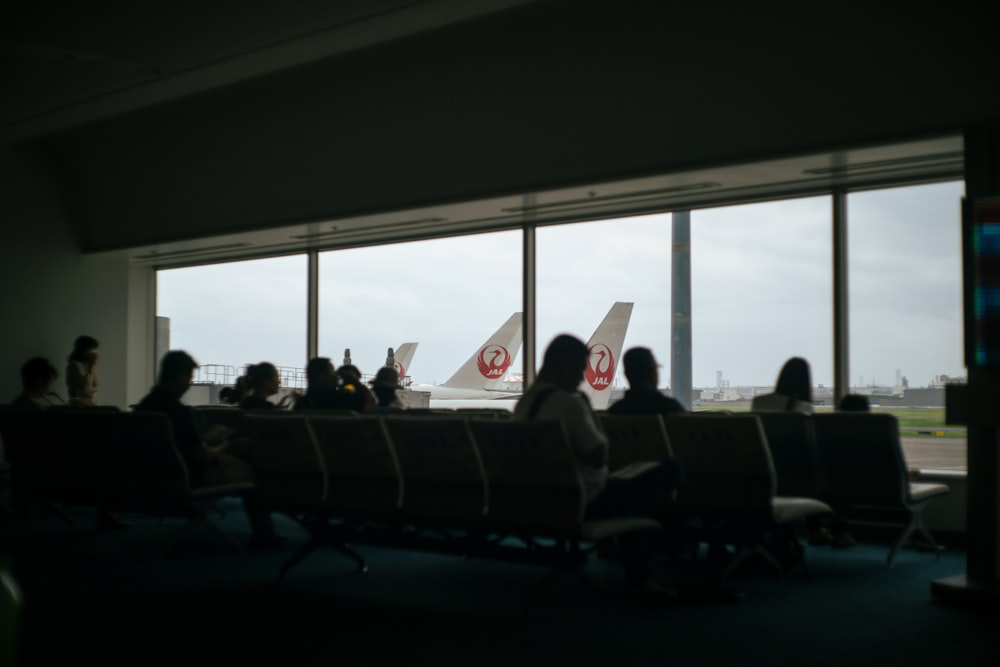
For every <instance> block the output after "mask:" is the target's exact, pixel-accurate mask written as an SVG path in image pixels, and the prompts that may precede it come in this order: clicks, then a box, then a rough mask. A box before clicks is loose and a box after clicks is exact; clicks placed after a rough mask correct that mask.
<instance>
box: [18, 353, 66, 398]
mask: <svg viewBox="0 0 1000 667" xmlns="http://www.w3.org/2000/svg"><path fill="white" fill-rule="evenodd" d="M57 377H59V372H58V371H56V367H55V366H53V365H52V364H51V363H49V360H48V359H46V358H45V357H34V358H32V359H28V360H27V361H26V362H24V364H23V365H22V366H21V393H20V394H18V395H17V398H15V399H14V400H13V401H11V402H10V407H12V408H18V409H21V410H43V409H45V408H49V407H52V406H53V405H65V404H66V403H65V401H63V400H62V399H61V398H59V396H57V395H56V394H54V393H53V392H52V391H51V389H52V383H53V382H55V381H56V378H57ZM53 399H55V401H56V402H53Z"/></svg>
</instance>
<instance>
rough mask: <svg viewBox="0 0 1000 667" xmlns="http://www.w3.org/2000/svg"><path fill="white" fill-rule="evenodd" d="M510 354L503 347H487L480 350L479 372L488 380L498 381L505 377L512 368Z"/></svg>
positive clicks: (477, 363) (477, 362) (477, 361)
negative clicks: (508, 369)
mask: <svg viewBox="0 0 1000 667" xmlns="http://www.w3.org/2000/svg"><path fill="white" fill-rule="evenodd" d="M511 361H513V360H512V359H511V358H510V352H508V351H507V348H505V347H504V346H502V345H487V346H486V347H484V348H483V349H481V350H479V358H478V359H477V360H476V365H477V366H478V367H479V372H480V374H482V376H483V377H484V378H486V379H488V380H496V379H499V378H502V377H503V374H504V373H506V372H507V368H509V367H510V362H511Z"/></svg>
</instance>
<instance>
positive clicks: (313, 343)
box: [306, 250, 319, 363]
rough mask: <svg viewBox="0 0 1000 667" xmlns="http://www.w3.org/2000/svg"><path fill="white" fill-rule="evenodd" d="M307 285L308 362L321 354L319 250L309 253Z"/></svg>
mask: <svg viewBox="0 0 1000 667" xmlns="http://www.w3.org/2000/svg"><path fill="white" fill-rule="evenodd" d="M306 257H307V262H308V263H307V268H306V274H307V286H306V362H307V363H308V361H309V360H310V359H312V358H313V357H318V356H319V252H317V251H316V250H310V251H309V252H308V253H307V255H306Z"/></svg>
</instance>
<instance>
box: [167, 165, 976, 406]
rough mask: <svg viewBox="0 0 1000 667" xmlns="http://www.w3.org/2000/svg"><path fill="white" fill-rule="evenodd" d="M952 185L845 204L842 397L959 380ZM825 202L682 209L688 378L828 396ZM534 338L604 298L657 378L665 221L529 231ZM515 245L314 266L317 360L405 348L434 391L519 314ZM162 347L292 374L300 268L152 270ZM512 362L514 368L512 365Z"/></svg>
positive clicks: (379, 252) (330, 258)
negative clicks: (788, 366) (792, 381)
mask: <svg viewBox="0 0 1000 667" xmlns="http://www.w3.org/2000/svg"><path fill="white" fill-rule="evenodd" d="M961 196H962V185H961V183H945V184H936V185H929V186H919V187H909V188H899V189H894V190H882V191H873V192H867V193H857V194H852V195H850V196H849V199H848V216H849V228H848V229H849V250H850V276H849V281H850V299H851V309H850V327H851V367H850V369H851V370H850V373H851V375H850V378H851V383H852V384H858V383H864V384H870V383H878V384H882V385H892V384H894V383H895V381H896V375H897V372H898V373H899V374H901V375H902V376H905V377H906V378H908V380H909V383H910V386H925V385H927V384H928V383H930V382H931V381H932V379H933V378H934V377H935V376H937V375H941V374H946V375H951V376H956V375H963V374H964V364H963V361H962V358H963V355H962V300H961V252H960V250H961V239H960V226H959V219H960V215H959V214H960V211H959V208H960V199H961ZM830 218H831V203H830V198H829V197H817V198H807V199H797V200H787V201H782V202H769V203H763V204H751V205H743V206H732V207H725V208H716V209H705V210H696V211H693V212H692V213H691V266H692V269H691V273H692V321H693V325H692V328H693V346H692V347H693V349H692V355H693V381H694V385H695V386H696V387H713V386H715V385H716V373H717V371H722V374H723V377H724V378H725V379H726V380H728V381H729V382H730V384H731V385H732V386H743V385H755V386H767V385H770V384H772V383H773V382H774V379H775V376H776V375H777V373H778V370H779V368H780V366H781V364H782V363H783V362H784V361H785V359H787V358H788V357H790V356H793V355H798V356H803V357H806V358H807V359H808V360H809V361H810V363H811V364H812V369H813V380H814V383H816V384H825V385H827V386H831V385H832V383H833V375H832V366H833V363H832V352H831V346H832V300H831V294H832V286H831V285H832V283H831V268H830V266H831V247H832V246H831V232H830ZM537 241H538V256H539V263H538V264H539V268H538V317H539V322H538V339H539V347H540V348H541V347H544V345H545V343H546V342H548V341H549V340H550V339H551V338H552V337H553V336H554V335H556V334H557V333H560V332H569V333H573V334H576V335H578V336H580V337H581V338H583V339H584V340H586V339H587V338H589V336H590V334H591V333H592V332H593V330H594V329H595V328H596V327H597V325H598V323H599V322H600V321H601V319H602V318H603V317H604V315H605V313H606V312H607V311H608V309H609V308H610V307H611V305H612V303H614V302H615V301H631V302H634V304H635V307H634V309H633V313H632V320H631V323H630V326H629V330H628V335H627V337H626V340H625V347H626V348H627V347H630V346H633V345H645V346H648V347H651V348H652V349H653V350H654V352H655V354H656V355H657V357H658V358H659V360H660V361H661V363H662V364H664V368H663V375H662V377H663V384H667V383H668V380H669V376H670V368H669V361H670V294H671V289H670V283H671V261H670V256H671V216H670V215H669V214H663V215H652V216H645V217H642V218H630V219H627V220H617V221H605V222H592V223H583V224H577V225H565V226H559V227H550V228H544V229H540V230H538V232H537ZM520 277H521V237H520V233H519V232H504V233H499V234H488V235H478V236H472V237H465V238H457V239H445V240H438V241H424V242H419V243H408V244H398V245H392V246H383V247H377V248H364V249H355V250H344V251H335V252H329V253H324V254H323V255H322V259H321V263H320V282H321V287H320V322H319V324H320V353H321V354H322V355H324V356H329V357H331V358H332V359H333V360H334V362H335V363H337V364H339V363H340V361H341V358H342V356H343V352H344V348H350V349H351V355H352V359H353V361H354V363H355V364H357V365H358V366H359V367H360V368H361V370H362V371H364V372H366V373H373V372H374V371H375V370H376V369H377V367H378V366H380V365H382V364H383V363H384V362H385V355H386V348H388V347H396V346H398V345H399V344H401V343H404V342H407V341H414V342H417V343H418V344H419V345H418V347H417V351H416V356H415V357H414V359H413V362H412V364H411V367H410V375H411V377H412V378H413V380H414V382H419V383H440V382H443V381H445V380H446V379H447V378H448V377H449V376H450V375H451V373H452V372H454V371H455V370H456V369H457V368H458V367H459V366H460V365H461V364H462V363H463V362H464V361H465V360H466V359H467V358H468V357H469V356H470V355H471V354H472V353H473V352H474V351H475V350H476V349H477V348H478V346H479V345H480V344H481V343H482V342H483V341H484V340H485V339H486V338H487V337H488V336H489V335H490V334H491V333H492V332H493V331H494V330H495V329H496V328H497V327H499V326H500V324H502V323H503V322H504V321H505V320H506V319H507V317H509V316H510V314H511V313H513V312H515V311H517V310H520V307H521V286H520ZM157 312H158V314H159V315H162V316H166V317H169V318H170V320H171V347H173V348H181V349H186V350H188V351H189V352H191V353H192V354H193V355H194V356H195V358H196V359H198V361H199V362H200V363H202V364H224V365H232V366H236V367H239V366H242V365H243V364H246V363H252V362H257V361H262V360H268V361H272V362H273V363H275V364H278V365H282V366H300V367H301V366H302V365H303V364H304V359H305V355H306V259H305V257H304V256H293V257H281V258H274V259H266V260H257V261H252V262H239V263H229V264H219V265H214V266H204V267H193V268H184V269H172V270H167V271H161V272H160V273H159V280H158V290H157ZM520 364H521V361H520V358H518V360H516V361H515V367H520Z"/></svg>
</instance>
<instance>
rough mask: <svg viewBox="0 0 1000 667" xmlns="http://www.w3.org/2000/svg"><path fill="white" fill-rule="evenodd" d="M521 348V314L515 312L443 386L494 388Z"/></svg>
mask: <svg viewBox="0 0 1000 667" xmlns="http://www.w3.org/2000/svg"><path fill="white" fill-rule="evenodd" d="M520 349H521V313H514V314H513V315H511V316H510V317H509V318H508V319H507V321H506V322H504V323H503V325H501V327H500V328H499V329H497V330H496V332H495V333H494V334H493V335H492V336H490V337H489V339H488V340H487V341H486V342H485V343H483V345H482V346H480V348H479V349H478V350H476V352H475V353H474V354H473V355H472V356H471V357H470V358H469V360H468V361H466V362H465V363H464V364H463V365H462V367H461V368H459V369H458V370H457V371H455V374H454V375H452V376H451V377H450V378H448V381H447V382H445V383H444V384H443V385H442V386H444V387H456V388H462V389H494V388H496V386H497V385H498V384H499V383H500V381H501V380H503V378H504V376H505V375H506V374H507V369H508V368H510V365H511V364H512V363H514V358H515V357H517V353H518V351H520Z"/></svg>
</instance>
